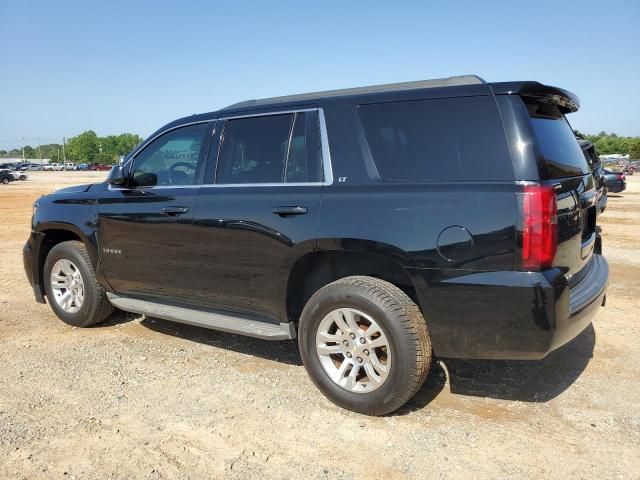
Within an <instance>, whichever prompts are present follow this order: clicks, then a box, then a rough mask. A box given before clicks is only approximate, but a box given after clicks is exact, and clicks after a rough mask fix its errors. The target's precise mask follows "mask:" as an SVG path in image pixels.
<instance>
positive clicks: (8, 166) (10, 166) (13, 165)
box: [0, 163, 16, 170]
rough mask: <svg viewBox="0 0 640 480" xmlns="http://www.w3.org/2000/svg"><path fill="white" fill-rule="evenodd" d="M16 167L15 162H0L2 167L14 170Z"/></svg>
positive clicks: (0, 167)
mask: <svg viewBox="0 0 640 480" xmlns="http://www.w3.org/2000/svg"><path fill="white" fill-rule="evenodd" d="M15 168H16V164H15V163H0V169H4V170H14V169H15Z"/></svg>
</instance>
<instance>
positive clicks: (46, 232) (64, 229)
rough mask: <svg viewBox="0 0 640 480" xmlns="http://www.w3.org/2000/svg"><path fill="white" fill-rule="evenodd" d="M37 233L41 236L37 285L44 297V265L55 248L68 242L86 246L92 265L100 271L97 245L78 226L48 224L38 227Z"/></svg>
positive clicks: (36, 277)
mask: <svg viewBox="0 0 640 480" xmlns="http://www.w3.org/2000/svg"><path fill="white" fill-rule="evenodd" d="M36 232H37V233H39V234H40V235H41V240H40V245H39V249H38V253H37V264H36V268H35V272H34V273H35V279H34V280H35V282H34V283H35V284H37V285H39V288H40V291H41V293H42V294H43V295H44V282H43V277H44V264H45V261H46V259H47V255H49V252H50V251H51V249H52V248H53V247H55V246H56V245H58V244H60V243H62V242H68V241H79V242H82V243H83V244H84V246H85V247H86V249H87V253H88V254H89V258H90V259H91V264H92V265H93V267H94V269H95V270H96V271H98V267H99V258H98V251H97V248H96V245H95V243H93V242H92V241H91V239H90V237H89V236H88V235H87V234H86V233H85V232H83V231H82V230H81V229H80V228H78V227H77V226H76V225H72V224H69V223H63V222H47V223H41V224H39V225H38V228H37V229H36Z"/></svg>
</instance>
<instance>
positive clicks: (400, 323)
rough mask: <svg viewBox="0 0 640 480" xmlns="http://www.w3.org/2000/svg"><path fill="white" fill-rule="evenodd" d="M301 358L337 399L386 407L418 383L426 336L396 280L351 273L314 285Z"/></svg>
mask: <svg viewBox="0 0 640 480" xmlns="http://www.w3.org/2000/svg"><path fill="white" fill-rule="evenodd" d="M298 333H299V335H298V336H299V338H298V342H299V346H300V353H301V356H302V360H303V362H304V365H305V368H306V369H307V372H308V373H309V375H310V377H311V379H312V380H313V382H314V383H315V385H316V386H317V387H318V388H319V389H320V391H321V392H322V393H323V394H324V395H325V396H326V397H327V398H328V399H329V400H331V401H332V402H334V403H336V404H337V405H339V406H341V407H343V408H346V409H348V410H353V411H356V412H359V413H364V414H367V415H384V414H387V413H390V412H393V411H394V410H396V409H398V408H399V407H401V406H402V405H404V404H405V403H406V402H407V401H408V400H409V399H410V398H411V397H413V395H414V394H415V393H416V392H417V391H418V389H419V388H420V387H421V386H422V384H423V383H424V380H425V378H426V376H427V373H428V371H429V366H430V363H431V343H430V341H429V335H428V332H427V327H426V323H425V320H424V318H423V316H422V314H421V313H420V309H419V308H418V306H417V305H416V304H415V303H414V302H413V301H412V300H411V299H410V298H409V297H408V296H407V295H406V294H405V293H404V292H403V291H402V290H400V289H399V288H398V287H396V286H395V285H392V284H390V283H388V282H385V281H383V280H380V279H377V278H373V277H364V276H354V277H347V278H343V279H340V280H337V281H335V282H333V283H330V284H329V285H327V286H325V287H323V288H321V289H320V290H318V291H317V292H316V293H315V294H314V295H313V296H312V297H311V299H310V300H309V301H308V302H307V305H306V306H305V308H304V310H303V312H302V315H301V317H300V327H299V330H298Z"/></svg>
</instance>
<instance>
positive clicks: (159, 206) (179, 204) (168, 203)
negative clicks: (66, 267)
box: [97, 123, 211, 301]
mask: <svg viewBox="0 0 640 480" xmlns="http://www.w3.org/2000/svg"><path fill="white" fill-rule="evenodd" d="M210 128H211V126H210V124H208V123H198V124H193V125H188V126H183V127H178V128H174V129H171V130H169V131H168V132H166V133H164V134H162V135H160V136H159V137H157V138H156V139H154V140H152V141H151V142H150V143H149V144H148V145H147V146H145V147H144V149H142V150H141V151H140V152H139V153H137V154H136V156H135V157H134V158H133V160H132V161H131V162H132V163H131V164H130V168H128V171H129V174H128V176H129V183H128V184H127V186H126V187H124V188H113V187H109V189H108V191H107V194H106V195H105V196H104V197H103V198H101V199H100V200H99V204H98V216H99V218H98V229H97V233H98V244H99V248H100V257H101V262H102V268H103V271H104V274H105V277H106V279H107V280H108V282H109V284H110V285H111V286H112V287H113V288H114V290H115V291H116V293H118V294H122V295H129V296H137V297H157V299H158V300H159V301H168V300H177V301H180V300H185V299H187V298H188V297H189V296H190V294H191V293H192V280H193V275H194V268H196V267H197V262H195V261H194V251H193V217H194V208H195V198H196V193H197V191H198V188H200V186H201V183H202V177H203V174H204V164H205V157H206V151H207V148H208V144H207V141H206V140H207V139H209V138H210V135H207V132H209V131H210Z"/></svg>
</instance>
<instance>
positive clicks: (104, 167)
mask: <svg viewBox="0 0 640 480" xmlns="http://www.w3.org/2000/svg"><path fill="white" fill-rule="evenodd" d="M89 170H93V171H107V170H111V165H104V164H102V163H92V164H91V165H89Z"/></svg>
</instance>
